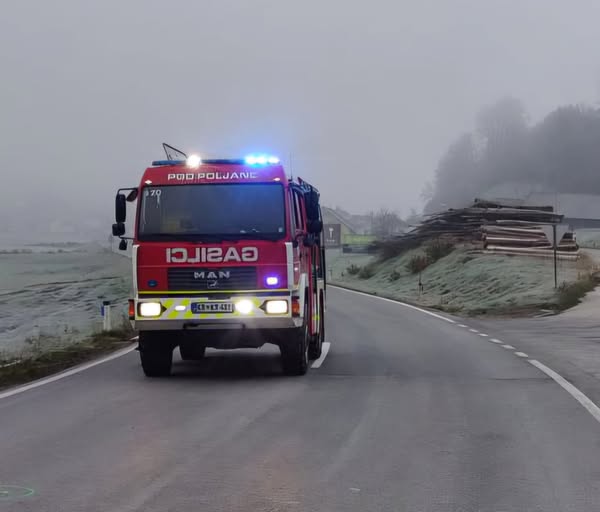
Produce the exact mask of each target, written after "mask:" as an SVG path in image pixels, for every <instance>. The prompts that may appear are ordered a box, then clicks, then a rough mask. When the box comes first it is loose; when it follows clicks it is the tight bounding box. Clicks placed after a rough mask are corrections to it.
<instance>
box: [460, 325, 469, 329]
mask: <svg viewBox="0 0 600 512" xmlns="http://www.w3.org/2000/svg"><path fill="white" fill-rule="evenodd" d="M458 326H459V327H462V328H463V329H468V328H469V326H468V325H465V324H458Z"/></svg>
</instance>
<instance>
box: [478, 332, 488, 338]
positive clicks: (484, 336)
mask: <svg viewBox="0 0 600 512" xmlns="http://www.w3.org/2000/svg"><path fill="white" fill-rule="evenodd" d="M479 336H481V337H482V338H489V334H484V333H482V332H480V333H479Z"/></svg>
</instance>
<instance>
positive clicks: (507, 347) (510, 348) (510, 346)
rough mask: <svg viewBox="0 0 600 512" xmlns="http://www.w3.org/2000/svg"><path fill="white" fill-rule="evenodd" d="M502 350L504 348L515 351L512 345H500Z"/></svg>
mask: <svg viewBox="0 0 600 512" xmlns="http://www.w3.org/2000/svg"><path fill="white" fill-rule="evenodd" d="M502 348H505V349H506V350H515V347H513V346H512V345H502Z"/></svg>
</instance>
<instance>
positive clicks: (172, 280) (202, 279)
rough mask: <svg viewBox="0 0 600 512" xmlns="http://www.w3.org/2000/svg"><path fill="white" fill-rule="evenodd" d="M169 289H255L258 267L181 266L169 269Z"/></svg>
mask: <svg viewBox="0 0 600 512" xmlns="http://www.w3.org/2000/svg"><path fill="white" fill-rule="evenodd" d="M167 277H168V281H169V291H188V290H189V291H203V290H215V291H217V290H253V289H255V288H256V267H225V268H215V267H213V268H188V267H185V268H181V267H173V268H169V269H168V271H167Z"/></svg>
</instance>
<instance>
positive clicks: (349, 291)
mask: <svg viewBox="0 0 600 512" xmlns="http://www.w3.org/2000/svg"><path fill="white" fill-rule="evenodd" d="M329 286H330V287H331V288H336V289H338V290H342V291H344V292H348V293H356V294H357V295H364V296H365V297H371V298H372V299H379V300H383V301H385V302H392V303H393V304H398V305H400V306H404V307H405V308H409V309H414V310H415V311H420V312H421V313H425V314H426V315H429V316H432V317H434V318H437V319H439V320H443V321H444V322H448V323H450V324H455V323H456V321H454V320H452V318H446V317H445V316H442V315H438V314H437V313H434V312H433V311H428V310H426V309H422V308H419V307H417V306H413V305H412V304H407V303H406V302H400V301H399V300H392V299H386V298H385V297H379V296H377V295H372V294H370V293H365V292H357V291H356V290H349V289H348V288H340V287H339V286H335V285H332V284H330V285H329Z"/></svg>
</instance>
